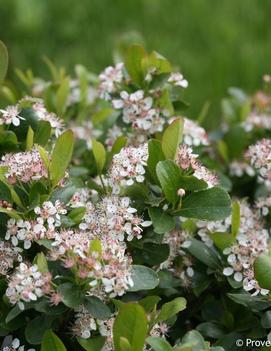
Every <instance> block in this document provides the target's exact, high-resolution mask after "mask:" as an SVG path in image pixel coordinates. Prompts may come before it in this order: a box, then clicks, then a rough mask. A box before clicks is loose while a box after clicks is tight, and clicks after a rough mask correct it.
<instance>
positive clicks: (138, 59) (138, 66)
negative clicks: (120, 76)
mask: <svg viewBox="0 0 271 351" xmlns="http://www.w3.org/2000/svg"><path fill="white" fill-rule="evenodd" d="M144 57H146V52H145V50H144V48H143V47H142V46H139V45H133V46H131V47H130V48H128V49H127V51H126V55H125V58H124V63H125V68H126V69H127V72H128V73H129V75H130V77H131V78H132V80H133V82H134V83H135V84H137V85H141V83H142V82H143V80H144V74H143V69H142V60H143V58H144Z"/></svg>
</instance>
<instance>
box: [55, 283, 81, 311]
mask: <svg viewBox="0 0 271 351" xmlns="http://www.w3.org/2000/svg"><path fill="white" fill-rule="evenodd" d="M57 291H58V292H59V293H60V295H61V298H62V302H63V303H64V305H66V306H68V307H70V308H75V307H77V306H79V305H80V303H82V299H83V295H82V292H81V289H80V287H78V286H76V285H73V284H72V283H64V284H61V285H59V286H58V288H57Z"/></svg>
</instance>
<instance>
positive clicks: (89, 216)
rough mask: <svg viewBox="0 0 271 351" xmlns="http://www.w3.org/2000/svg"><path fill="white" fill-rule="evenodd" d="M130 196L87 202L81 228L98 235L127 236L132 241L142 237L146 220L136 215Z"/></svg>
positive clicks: (122, 238)
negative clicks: (94, 202) (95, 202)
mask: <svg viewBox="0 0 271 351" xmlns="http://www.w3.org/2000/svg"><path fill="white" fill-rule="evenodd" d="M136 212H137V210H136V209H135V208H133V207H131V200H130V199H129V198H128V197H118V196H110V197H109V196H107V197H104V198H103V199H102V201H100V202H98V203H97V204H96V205H94V204H93V203H91V202H88V203H87V206H86V214H85V216H84V218H83V221H82V223H81V224H80V228H81V229H82V230H89V231H91V232H92V233H93V234H95V235H97V237H103V236H108V237H110V238H112V239H114V240H119V241H123V240H124V238H125V236H127V240H128V241H131V240H132V239H133V238H137V239H140V238H142V231H143V229H142V226H145V225H146V224H148V223H146V222H143V220H142V219H141V218H140V217H138V216H137V215H136Z"/></svg>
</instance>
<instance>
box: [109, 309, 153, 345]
mask: <svg viewBox="0 0 271 351" xmlns="http://www.w3.org/2000/svg"><path fill="white" fill-rule="evenodd" d="M147 331H148V323H147V317H146V314H145V311H144V309H143V307H141V306H140V305H138V304H136V303H128V304H125V305H123V306H122V307H121V309H120V311H119V313H118V315H117V317H116V319H115V322H114V325H113V339H114V345H115V351H122V348H121V346H120V338H121V337H124V338H126V339H127V340H128V342H129V344H130V345H131V351H142V350H143V347H144V342H145V338H146V336H147Z"/></svg>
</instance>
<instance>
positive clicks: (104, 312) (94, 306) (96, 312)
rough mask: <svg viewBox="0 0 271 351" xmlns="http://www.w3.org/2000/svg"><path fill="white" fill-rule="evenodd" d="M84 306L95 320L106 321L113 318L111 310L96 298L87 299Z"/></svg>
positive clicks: (89, 297) (88, 297)
mask: <svg viewBox="0 0 271 351" xmlns="http://www.w3.org/2000/svg"><path fill="white" fill-rule="evenodd" d="M84 306H85V308H86V309H87V310H88V312H89V313H91V315H92V316H93V317H94V318H97V319H100V320H106V319H108V318H110V316H111V311H110V308H109V307H108V306H107V305H106V304H105V303H103V302H102V301H101V300H100V299H99V298H98V297H96V296H87V297H85V300H84Z"/></svg>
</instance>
